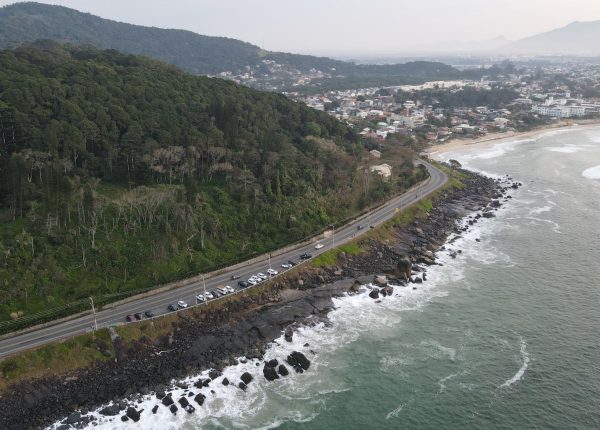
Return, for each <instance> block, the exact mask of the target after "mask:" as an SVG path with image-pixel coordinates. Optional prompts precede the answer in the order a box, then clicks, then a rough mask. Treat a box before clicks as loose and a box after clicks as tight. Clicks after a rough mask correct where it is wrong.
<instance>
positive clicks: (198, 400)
mask: <svg viewBox="0 0 600 430" xmlns="http://www.w3.org/2000/svg"><path fill="white" fill-rule="evenodd" d="M205 399H206V396H205V395H204V394H202V393H198V395H197V396H196V397H194V400H195V401H196V403H198V404H199V405H200V406H202V405H203V404H204V400H205Z"/></svg>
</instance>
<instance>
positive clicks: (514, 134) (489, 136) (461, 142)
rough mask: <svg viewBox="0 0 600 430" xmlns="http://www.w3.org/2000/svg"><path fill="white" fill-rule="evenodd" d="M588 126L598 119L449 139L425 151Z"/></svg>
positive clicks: (598, 123) (441, 151) (437, 151)
mask: <svg viewBox="0 0 600 430" xmlns="http://www.w3.org/2000/svg"><path fill="white" fill-rule="evenodd" d="M590 126H600V119H598V118H594V119H584V120H581V121H577V122H575V121H559V122H557V123H555V124H551V125H548V126H543V127H539V128H536V129H534V130H528V131H522V132H505V133H490V134H487V135H485V136H482V137H480V138H476V139H459V138H454V139H450V140H448V141H446V142H444V143H441V144H434V145H432V146H430V147H428V148H427V150H426V151H425V152H426V153H427V154H428V155H429V156H434V158H435V155H436V154H445V153H448V152H454V151H457V150H461V149H467V148H469V149H472V148H475V147H477V148H485V147H488V146H490V145H493V144H498V143H505V142H510V141H514V140H516V139H531V138H535V137H539V136H541V135H543V134H544V133H547V132H549V131H553V130H574V129H584V128H587V127H590Z"/></svg>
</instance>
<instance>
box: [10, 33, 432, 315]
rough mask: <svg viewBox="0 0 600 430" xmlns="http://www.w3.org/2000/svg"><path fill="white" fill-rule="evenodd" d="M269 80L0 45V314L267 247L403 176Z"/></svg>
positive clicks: (408, 169)
mask: <svg viewBox="0 0 600 430" xmlns="http://www.w3.org/2000/svg"><path fill="white" fill-rule="evenodd" d="M363 145H364V144H363V142H361V141H360V140H359V138H358V136H357V135H356V134H355V133H354V132H353V131H352V130H351V129H350V128H348V127H347V126H345V125H343V124H342V123H340V122H338V121H337V120H335V119H334V118H332V117H330V116H328V115H327V114H324V113H321V112H318V111H315V110H312V109H309V108H307V107H306V106H304V105H302V104H299V103H296V102H293V101H291V100H289V99H287V98H286V97H284V96H282V95H278V94H274V93H263V92H258V91H255V90H252V89H249V88H246V87H243V86H238V85H235V84H233V83H231V82H227V81H223V80H219V79H211V78H206V77H198V76H192V75H187V74H185V73H183V72H181V71H180V70H178V69H176V68H175V67H173V66H168V65H165V64H163V63H160V62H158V61H155V60H150V59H147V58H144V57H135V56H131V55H125V54H121V53H118V52H116V51H101V50H95V49H93V48H81V47H72V46H71V47H69V46H62V45H57V44H54V43H50V42H45V43H44V44H37V45H35V46H24V47H21V48H18V49H16V50H4V51H0V318H1V319H6V318H8V317H9V314H10V313H13V317H14V316H15V315H18V314H19V312H24V313H25V314H27V313H30V312H34V311H39V310H42V309H46V308H50V307H54V306H58V305H61V304H64V303H68V302H70V301H73V300H76V299H80V298H84V297H88V296H89V295H94V296H96V297H98V296H102V295H107V294H114V293H121V292H125V291H131V290H137V289H142V288H149V287H152V286H153V285H156V284H158V283H162V282H166V281H170V280H173V279H178V278H182V277H185V276H188V275H191V274H195V273H198V272H199V271H204V270H208V269H210V268H214V267H215V266H219V265H224V264H227V263H230V262H232V261H236V260H238V259H240V258H242V257H245V256H249V255H253V254H256V253H260V252H264V251H267V250H270V249H273V248H276V247H278V246H280V245H282V244H285V243H290V242H293V241H295V240H298V239H301V238H303V237H306V236H307V235H309V234H311V233H313V232H315V231H318V230H319V229H321V228H323V227H326V226H327V225H329V224H331V223H334V222H336V221H337V220H340V219H343V218H344V217H346V216H348V215H350V214H352V213H353V212H355V211H356V210H358V209H359V208H361V207H364V206H365V205H367V204H370V203H372V202H375V201H377V200H380V199H382V198H384V197H385V196H386V195H389V194H390V193H392V192H395V191H398V190H400V189H402V188H404V187H407V186H409V185H411V184H412V183H414V182H415V181H417V180H418V179H421V178H422V177H423V176H424V175H425V174H426V173H425V172H423V171H422V170H420V169H414V168H413V167H412V162H411V161H412V160H411V155H410V154H408V153H405V154H404V155H403V156H401V157H399V158H398V159H397V160H396V164H395V165H394V176H393V178H392V180H391V181H389V182H383V181H382V180H381V179H380V178H379V177H378V176H377V175H372V174H370V173H368V170H366V169H365V168H364V162H365V161H364V160H365V153H366V150H365V148H364V147H363Z"/></svg>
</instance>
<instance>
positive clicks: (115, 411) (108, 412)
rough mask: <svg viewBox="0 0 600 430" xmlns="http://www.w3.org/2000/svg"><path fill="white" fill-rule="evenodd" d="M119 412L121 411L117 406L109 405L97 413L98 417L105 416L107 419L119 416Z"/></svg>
mask: <svg viewBox="0 0 600 430" xmlns="http://www.w3.org/2000/svg"><path fill="white" fill-rule="evenodd" d="M120 411H121V409H120V408H119V405H110V406H107V407H105V408H102V409H100V411H99V413H100V415H105V416H107V417H114V416H116V415H119V412H120Z"/></svg>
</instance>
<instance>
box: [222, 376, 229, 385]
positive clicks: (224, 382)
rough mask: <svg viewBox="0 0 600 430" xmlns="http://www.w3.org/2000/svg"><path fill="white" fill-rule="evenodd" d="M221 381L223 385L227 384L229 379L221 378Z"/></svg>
mask: <svg viewBox="0 0 600 430" xmlns="http://www.w3.org/2000/svg"><path fill="white" fill-rule="evenodd" d="M221 383H222V384H223V385H225V386H228V385H229V379H227V378H223V380H222V381H221Z"/></svg>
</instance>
